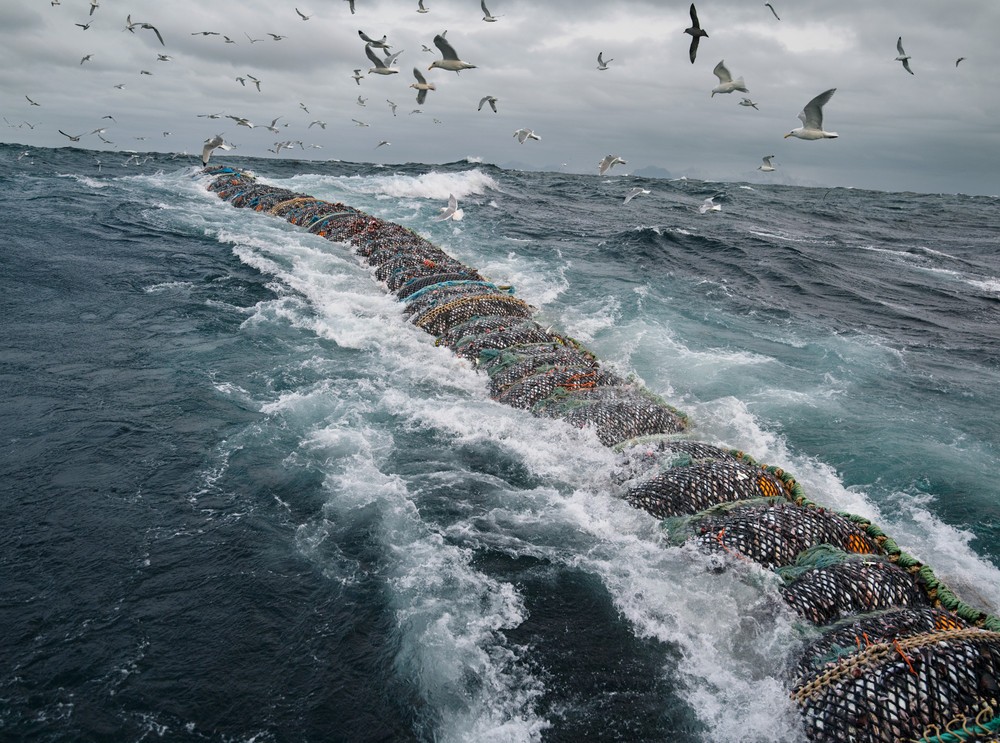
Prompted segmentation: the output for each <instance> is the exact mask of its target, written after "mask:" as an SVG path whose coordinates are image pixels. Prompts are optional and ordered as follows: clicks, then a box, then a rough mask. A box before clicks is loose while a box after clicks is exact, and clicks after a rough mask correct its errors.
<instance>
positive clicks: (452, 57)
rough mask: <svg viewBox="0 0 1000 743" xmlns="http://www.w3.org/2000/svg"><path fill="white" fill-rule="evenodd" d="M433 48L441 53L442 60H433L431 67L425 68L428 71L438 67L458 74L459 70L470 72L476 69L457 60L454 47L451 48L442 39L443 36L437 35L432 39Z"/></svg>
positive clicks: (472, 65)
mask: <svg viewBox="0 0 1000 743" xmlns="http://www.w3.org/2000/svg"><path fill="white" fill-rule="evenodd" d="M434 46H436V47H437V48H438V50H439V51H440V52H441V57H442V59H435V60H434V61H433V62H431V66H430V67H428V68H427V69H428V70H432V69H434V68H435V67H440V68H441V69H442V70H451V71H452V72H459V71H461V70H471V69H474V68H475V67H476V66H475V65H474V64H469V63H468V62H463V61H462V60H461V59H459V58H458V54H456V53H455V49H454V47H452V45H451V44H449V43H448V41H447V40H446V39H445V38H444V34H438V35H437V36H435V37H434Z"/></svg>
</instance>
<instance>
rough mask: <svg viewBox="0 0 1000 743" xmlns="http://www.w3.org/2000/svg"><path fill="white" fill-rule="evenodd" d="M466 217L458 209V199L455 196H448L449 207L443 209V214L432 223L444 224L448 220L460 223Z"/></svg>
mask: <svg viewBox="0 0 1000 743" xmlns="http://www.w3.org/2000/svg"><path fill="white" fill-rule="evenodd" d="M464 216H465V213H464V212H463V211H462V210H461V209H459V208H458V199H456V198H455V194H448V206H443V207H441V213H440V214H439V215H438V216H436V217H434V219H432V220H431V221H432V222H443V221H444V220H446V219H451V220H453V221H455V222H458V221H459V220H461V219H462V217H464Z"/></svg>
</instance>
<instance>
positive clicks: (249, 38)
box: [243, 31, 263, 44]
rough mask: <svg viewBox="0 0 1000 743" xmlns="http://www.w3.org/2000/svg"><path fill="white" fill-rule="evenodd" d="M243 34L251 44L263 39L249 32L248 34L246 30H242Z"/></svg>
mask: <svg viewBox="0 0 1000 743" xmlns="http://www.w3.org/2000/svg"><path fill="white" fill-rule="evenodd" d="M243 35H244V36H246V37H247V39H248V40H249V41H250V43H251V44H256V43H257V42H258V41H263V39H255V38H254V37H252V36H251V35H250V34H248V33H247V32H246V31H244V32H243Z"/></svg>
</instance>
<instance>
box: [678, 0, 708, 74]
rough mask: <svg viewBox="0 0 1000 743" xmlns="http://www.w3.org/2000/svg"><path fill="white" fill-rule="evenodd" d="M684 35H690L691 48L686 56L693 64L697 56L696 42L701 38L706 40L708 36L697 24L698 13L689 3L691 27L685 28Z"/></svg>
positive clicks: (692, 4)
mask: <svg viewBox="0 0 1000 743" xmlns="http://www.w3.org/2000/svg"><path fill="white" fill-rule="evenodd" d="M684 33H686V34H691V48H690V49H689V50H688V56H689V57H690V58H691V64H694V58H695V56H696V55H697V54H698V41H699V40H700V39H701V37H702V36H704V37H705V38H706V39H707V38H708V34H707V33H705V30H704V29H703V28H702V27H701V24H700V23H698V11H697V10H695V9H694V3H691V26H690V28H685V29H684Z"/></svg>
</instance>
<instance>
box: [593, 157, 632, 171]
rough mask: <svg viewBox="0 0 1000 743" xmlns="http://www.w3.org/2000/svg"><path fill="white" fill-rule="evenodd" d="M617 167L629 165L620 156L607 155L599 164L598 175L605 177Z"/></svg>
mask: <svg viewBox="0 0 1000 743" xmlns="http://www.w3.org/2000/svg"><path fill="white" fill-rule="evenodd" d="M615 165H628V162H627V161H625V160H622V159H621V157H619V156H618V155H605V156H604V159H603V160H601V162H599V163H597V170H598V174H599V175H604V174H605V173H607V172H608V171H609V170H611V168H613V167H614V166H615Z"/></svg>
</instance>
